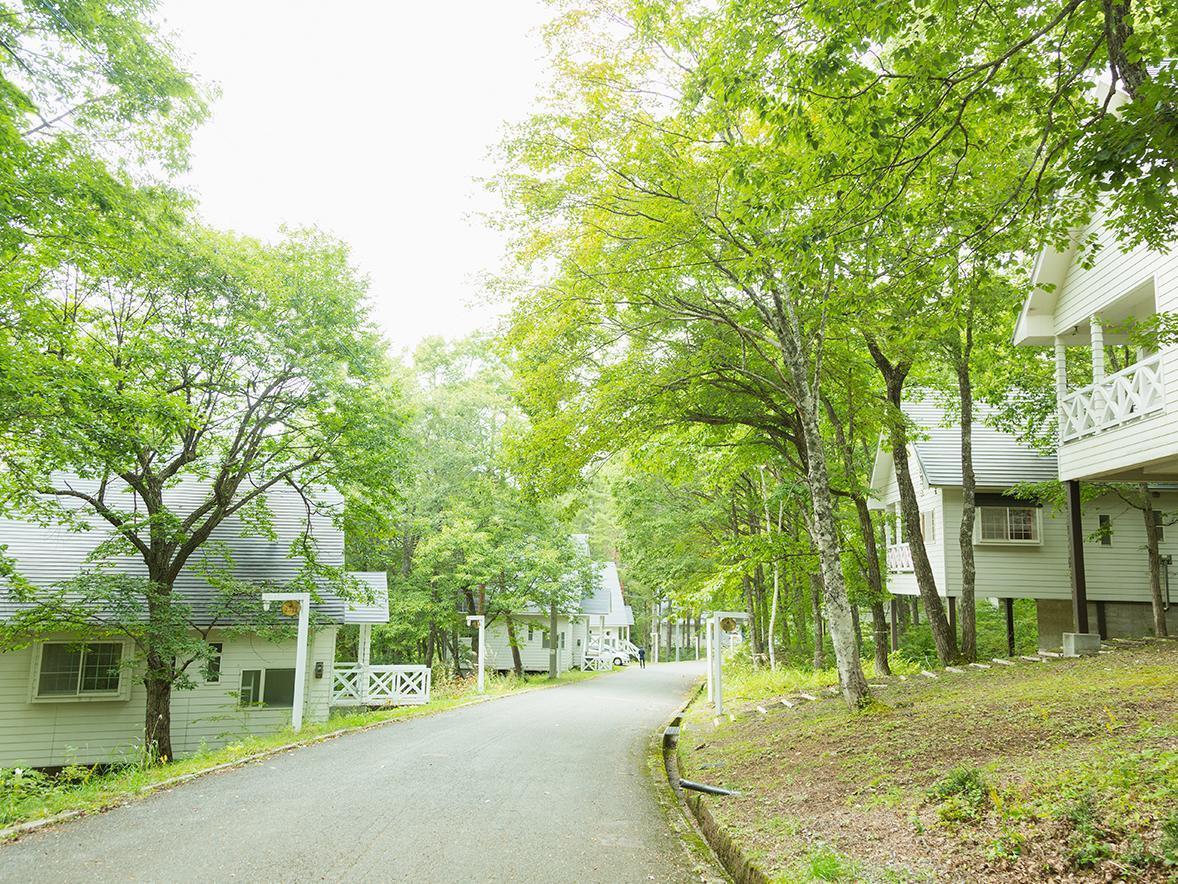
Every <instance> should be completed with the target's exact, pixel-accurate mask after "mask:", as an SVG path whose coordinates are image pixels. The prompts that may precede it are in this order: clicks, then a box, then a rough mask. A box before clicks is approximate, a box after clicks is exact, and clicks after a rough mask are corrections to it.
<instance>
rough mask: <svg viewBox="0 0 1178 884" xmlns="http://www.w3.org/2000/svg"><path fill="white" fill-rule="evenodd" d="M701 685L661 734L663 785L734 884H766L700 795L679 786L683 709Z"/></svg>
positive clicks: (699, 689)
mask: <svg viewBox="0 0 1178 884" xmlns="http://www.w3.org/2000/svg"><path fill="white" fill-rule="evenodd" d="M703 688H704V686H703V682H700V684H699V685H698V686H697V687H696V689H695V690H694V691H693V692H692V694H691V696H689V697H688V698H687V700H686V701H684V703H683V705H682V706H680V707H679V709H678V710H676V712H675V714H674V715H672V716H671V718H670V719H669V720H668V721H667V723H666V725H664V727H663V732H662V747H663V768H664V771H665V772H666V775H667V785H669V786H670V787H671V791H672V792H674V793H675V796H676V797H677V798H678V799H679V803H680V806H681V807H682V808H683V810H684V813H685V814H686V815H689V817H690V818H691V819H692V820H693V821H694V823H695V828H696V829H697V830H698V832H699V834H700V835H701V836H702V837H703V839H704V841H705V842H706V843H707V845H708V847H710V848H711V850H712V854H713V855H714V856H715V858H716V860H717V861H718V862H719V863H720V865H721V866H722V867H723V868H724V871H726V872H727V873H728V874H729V875H730V876H731V877H732V880H733V881H735V882H736V884H768V881H769V878H768V877H767V876H766V875H765V873H764V872H762V871H761V870H760V869H759V868H758V867H757V866H756V865H754V864H753V862H752V861H751V860H750V859H749V858H748V857H747V856H745V854H744V852H743V851H742V850H741V849H740V847H739V846H737V844H736V842H735V841H734V840H733V839H732V838H731V837H730V836H729V835H728V833H727V832H725V831H724V829H723V828H721V826H720V825H719V824H718V823H717V822H716V819H715V817H713V816H712V814H711V811H709V810H708V807H707V805H706V804H704V802H703V796H701V795H698V794H696V793H694V792H693V793H691V794H688V793H687V792H685V791H684V790H683V787H682V786H680V785H679V779H680V777H679V728H680V726H681V724H682V722H683V715H684V713H685V712H686V711H687V708H688V707H689V706H690V705H691V704H692V703H694V702H695V701H696V700H697V699H699V695H700V694H702V693H703Z"/></svg>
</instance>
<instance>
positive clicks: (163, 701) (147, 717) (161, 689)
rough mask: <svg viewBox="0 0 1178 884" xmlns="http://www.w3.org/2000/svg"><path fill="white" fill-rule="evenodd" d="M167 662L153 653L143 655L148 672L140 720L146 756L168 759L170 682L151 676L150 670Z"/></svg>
mask: <svg viewBox="0 0 1178 884" xmlns="http://www.w3.org/2000/svg"><path fill="white" fill-rule="evenodd" d="M166 667H167V663H166V662H165V661H164V660H163V659H162V658H160V657H159V656H158V655H156V654H155V653H149V654H148V655H147V670H148V673H149V674H148V675H147V676H146V677H145V678H144V679H143V683H144V685H145V686H146V687H147V698H146V710H145V714H144V720H143V734H144V745H145V746H146V748H147V751H148V757H149V758H151V759H155V760H159V761H171V760H172V759H174V758H175V757H176V756H175V754H174V753H173V752H172V683H171V682H170V681H169V680H168V679H166V678H160V677H152V676H151V674H150V673H152V672H153V671H154V672H162V671H164V669H165V668H166Z"/></svg>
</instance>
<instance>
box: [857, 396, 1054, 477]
mask: <svg viewBox="0 0 1178 884" xmlns="http://www.w3.org/2000/svg"><path fill="white" fill-rule="evenodd" d="M903 408H904V414H905V415H907V416H908V418H909V419H910V420H911V421H912V423H913V424H915V425H916V428H917V429H915V430H914V431H913V433H912V437H913V438H912V440H911V441H910V443H909V444H910V447H911V448H912V450H913V452H914V453H915V455H916V462H917V463H918V465H919V467H920V469H921V470H922V472H923V473H924V477H925V481H927V482H928V484H929V485H932V486H948V487H960V486H961V485H962V477H961V426H960V424H959V423H957V422H956V421H952V422H950V423H949V425H948V426H946V417H945V409H944V408H942V407H941V406H939V405H937V404H936V402H934V401H933V400H932V399H930V398H923V399H918V400H913V401H909V402H905V403H904V406H903ZM974 410H975V419H974V425H973V464H974V474H975V477H976V481H977V486H978V487H979V488H1010V487H1011V486H1013V485H1017V484H1019V483H1021V482H1047V481H1051V480H1053V479H1056V478H1058V477H1059V471H1058V467H1057V464H1056V459H1055V455H1054V454H1043V453H1041V452H1039V451H1036V450H1035V449H1034V448H1032V447H1031V446H1029V445H1027V444H1026V443H1024V442H1020V441H1019V440H1018V439H1016V438H1015V437H1014V436H1013V435H1012V434H1010V433H1006V432H1004V431H1002V430H997V429H995V428H994V427H992V426H990V425H988V424H987V423H986V420H987V419H988V418H989V417H990V416H991V411H990V409H988V408H986V407H984V406H981V405H978V406H975V409H974ZM891 461H892V455H891V452H890V451H889V450H888V449H887V447H886V445H884V444H883V442H882V440H881V444H880V447H879V449H878V450H877V452H876V460H875V466H874V469H873V470H872V475H871V479H872V487H873V488H875V490H876V491H877V492H879V491H881V490H882V488H881V484H877V480H878V479H881V478H882V477H883V476H884V475H885V471H886V470H888V469H890V467H891Z"/></svg>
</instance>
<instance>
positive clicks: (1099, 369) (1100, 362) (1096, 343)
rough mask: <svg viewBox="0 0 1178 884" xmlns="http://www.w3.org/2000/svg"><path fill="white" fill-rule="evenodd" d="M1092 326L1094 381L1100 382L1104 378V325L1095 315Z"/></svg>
mask: <svg viewBox="0 0 1178 884" xmlns="http://www.w3.org/2000/svg"><path fill="white" fill-rule="evenodd" d="M1091 328H1092V382H1093V383H1094V384H1099V383H1100V382H1101V381H1103V380H1104V326H1102V325H1101V324H1100V320H1099V319H1097V318H1096V317H1095V316H1093V317H1092V320H1091Z"/></svg>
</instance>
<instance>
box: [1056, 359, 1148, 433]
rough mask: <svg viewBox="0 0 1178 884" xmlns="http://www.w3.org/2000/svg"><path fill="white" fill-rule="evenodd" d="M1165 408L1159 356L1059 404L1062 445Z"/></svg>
mask: <svg viewBox="0 0 1178 884" xmlns="http://www.w3.org/2000/svg"><path fill="white" fill-rule="evenodd" d="M1165 404H1166V391H1165V388H1164V387H1163V386H1162V361H1161V354H1160V353H1157V354H1154V355H1153V356H1151V357H1149V358H1148V359H1143V360H1142V361H1141V362H1135V363H1134V364H1133V365H1130V366H1129V367H1128V368H1126V369H1123V370H1122V371H1118V372H1117V373H1116V374H1111V375H1109V376H1108V377H1106V378H1105V379H1104V380H1102V381H1100V382H1098V383H1095V384H1089V385H1088V386H1087V387H1081V388H1080V389H1079V390H1073V391H1072V392H1071V393H1068V394H1067V395H1066V396H1064V397H1063V398H1062V399H1061V400H1060V403H1059V437H1060V441H1062V442H1068V441H1071V440H1072V439H1080V438H1082V437H1084V436H1090V435H1092V434H1093V433H1099V432H1100V431H1101V430H1107V429H1110V428H1112V427H1116V426H1119V425H1121V424H1123V423H1126V422H1128V421H1131V420H1136V419H1137V418H1139V417H1144V416H1145V415H1147V414H1152V413H1153V412H1156V411H1161V410H1162V408H1163V407H1164V406H1165Z"/></svg>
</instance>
